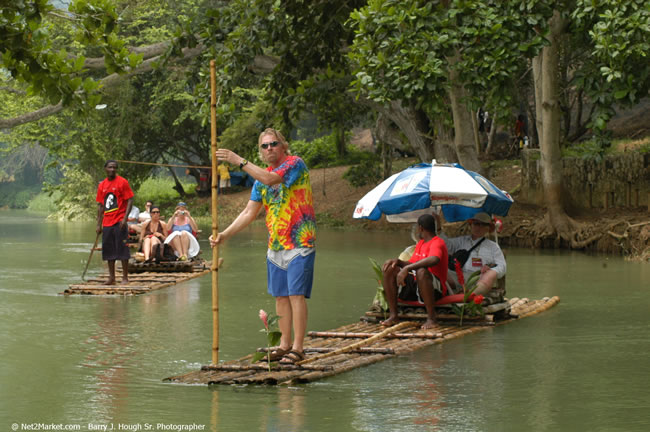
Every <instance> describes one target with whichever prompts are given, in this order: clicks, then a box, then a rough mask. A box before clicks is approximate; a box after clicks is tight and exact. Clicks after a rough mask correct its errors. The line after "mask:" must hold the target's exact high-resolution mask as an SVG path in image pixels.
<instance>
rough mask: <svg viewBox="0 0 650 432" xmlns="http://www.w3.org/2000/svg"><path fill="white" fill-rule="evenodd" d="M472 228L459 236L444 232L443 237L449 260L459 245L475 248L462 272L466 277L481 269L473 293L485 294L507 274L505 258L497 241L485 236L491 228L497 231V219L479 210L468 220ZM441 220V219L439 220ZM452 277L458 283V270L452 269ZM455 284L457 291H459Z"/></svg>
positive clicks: (441, 235) (463, 265)
mask: <svg viewBox="0 0 650 432" xmlns="http://www.w3.org/2000/svg"><path fill="white" fill-rule="evenodd" d="M468 221H469V224H470V227H471V229H472V232H471V234H470V235H464V236H460V237H454V238H448V237H447V236H446V235H445V234H444V233H440V238H442V239H443V240H444V241H445V243H446V244H447V249H448V251H449V256H450V258H449V259H450V260H451V259H452V258H451V256H452V255H453V254H454V253H455V252H456V251H458V250H460V249H465V250H468V251H469V250H470V249H472V247H474V249H472V251H471V252H470V254H469V257H468V258H467V261H465V263H464V264H462V263H461V264H462V270H463V276H464V278H465V280H467V279H468V278H469V276H470V275H471V274H472V273H474V272H475V271H477V270H480V271H481V276H480V278H479V281H478V283H477V286H476V289H475V290H474V294H476V295H479V294H480V295H483V296H486V295H487V294H488V293H489V292H490V290H491V289H492V287H493V286H494V284H495V282H496V281H497V279H500V278H502V277H503V276H505V274H506V259H505V257H504V256H503V252H502V251H501V248H500V247H499V245H498V244H496V243H495V242H493V241H492V240H489V239H487V238H485V236H486V235H487V234H488V232H492V231H494V221H493V220H492V217H491V216H490V215H489V214H487V213H483V212H481V213H476V214H475V215H474V216H473V217H472V218H471V219H469V220H468ZM438 223H439V224H440V220H438ZM479 242H480V243H479ZM449 280H450V281H453V282H454V283H455V284H456V285H458V280H457V277H456V274H455V272H453V271H452V272H449ZM459 288H461V287H458V286H456V289H455V292H458V291H459Z"/></svg>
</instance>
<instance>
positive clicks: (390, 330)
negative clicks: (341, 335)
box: [296, 321, 417, 366]
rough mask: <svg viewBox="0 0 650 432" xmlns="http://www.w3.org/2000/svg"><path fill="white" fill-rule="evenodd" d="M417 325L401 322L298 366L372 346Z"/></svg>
mask: <svg viewBox="0 0 650 432" xmlns="http://www.w3.org/2000/svg"><path fill="white" fill-rule="evenodd" d="M416 325H417V323H414V322H411V321H406V322H401V323H399V324H396V325H394V326H392V327H389V328H387V329H386V330H384V331H382V332H381V333H377V334H376V335H374V336H372V337H369V338H368V339H364V340H362V341H360V342H356V343H353V344H351V345H348V346H345V347H343V348H339V349H337V350H335V351H332V352H328V353H327V354H321V355H317V356H315V357H310V358H308V359H305V360H301V361H299V362H297V363H296V365H298V366H302V365H304V364H307V363H312V362H315V361H318V360H322V359H325V358H328V357H333V356H335V355H339V354H343V353H346V352H348V351H352V350H354V349H357V348H359V347H362V346H363V345H368V344H371V343H373V342H374V341H376V340H378V339H381V338H384V337H386V336H388V335H389V334H392V333H395V332H396V331H398V330H401V329H403V328H407V327H414V326H416Z"/></svg>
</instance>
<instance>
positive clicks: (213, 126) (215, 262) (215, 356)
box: [210, 60, 219, 365]
mask: <svg viewBox="0 0 650 432" xmlns="http://www.w3.org/2000/svg"><path fill="white" fill-rule="evenodd" d="M210 92H211V94H210V138H211V146H210V148H211V150H212V154H211V158H210V159H211V160H212V238H217V235H218V234H219V218H218V214H217V156H216V152H217V78H216V65H215V62H214V60H210ZM210 270H212V273H211V274H212V364H213V365H216V364H217V363H218V362H219V245H216V246H215V247H214V248H213V249H212V267H211V268H210Z"/></svg>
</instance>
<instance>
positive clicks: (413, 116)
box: [361, 99, 434, 162]
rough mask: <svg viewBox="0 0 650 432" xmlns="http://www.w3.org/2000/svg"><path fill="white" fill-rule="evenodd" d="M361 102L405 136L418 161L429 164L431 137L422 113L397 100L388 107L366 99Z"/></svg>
mask: <svg viewBox="0 0 650 432" xmlns="http://www.w3.org/2000/svg"><path fill="white" fill-rule="evenodd" d="M361 102H362V103H363V104H365V105H368V106H370V107H371V108H372V109H374V110H375V111H377V112H379V113H380V114H383V115H384V116H386V117H387V118H388V119H390V120H391V121H392V122H393V123H395V125H396V126H397V127H398V128H399V130H400V131H401V132H402V133H403V134H404V135H405V136H406V139H407V140H408V142H409V144H410V145H411V147H412V148H413V151H415V153H416V154H417V156H418V157H419V158H420V160H422V161H424V162H431V159H433V155H434V154H433V137H432V136H431V130H430V129H431V128H430V126H429V119H428V118H427V116H426V115H425V114H424V113H423V112H422V111H420V110H417V109H415V108H412V107H410V106H403V105H402V101H399V100H397V101H391V102H390V103H389V104H388V105H382V104H378V103H376V102H374V101H371V100H368V99H364V100H361ZM380 139H381V138H380Z"/></svg>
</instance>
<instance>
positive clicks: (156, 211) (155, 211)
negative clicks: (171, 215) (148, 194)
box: [151, 210, 160, 213]
mask: <svg viewBox="0 0 650 432" xmlns="http://www.w3.org/2000/svg"><path fill="white" fill-rule="evenodd" d="M151 213H160V212H159V211H158V210H154V211H152V212H151Z"/></svg>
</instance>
